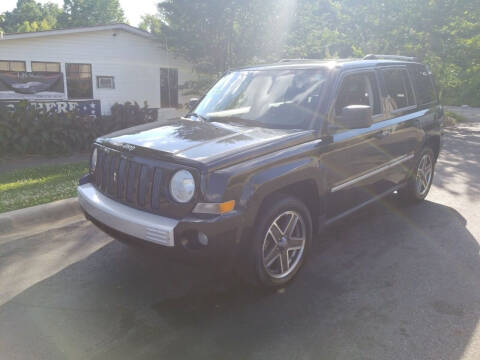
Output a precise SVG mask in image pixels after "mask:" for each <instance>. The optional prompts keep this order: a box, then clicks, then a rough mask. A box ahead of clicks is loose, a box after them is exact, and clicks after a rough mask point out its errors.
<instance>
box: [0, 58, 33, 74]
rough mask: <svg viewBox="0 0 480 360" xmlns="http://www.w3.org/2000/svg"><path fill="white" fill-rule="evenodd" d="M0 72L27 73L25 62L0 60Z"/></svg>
mask: <svg viewBox="0 0 480 360" xmlns="http://www.w3.org/2000/svg"><path fill="white" fill-rule="evenodd" d="M0 71H19V72H25V71H27V67H26V64H25V61H11V60H0Z"/></svg>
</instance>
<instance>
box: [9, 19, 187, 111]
mask: <svg viewBox="0 0 480 360" xmlns="http://www.w3.org/2000/svg"><path fill="white" fill-rule="evenodd" d="M195 79H196V76H195V73H194V70H193V67H192V65H190V64H188V63H187V62H186V61H184V60H182V59H180V58H177V57H175V56H174V55H173V54H171V53H169V52H168V51H167V50H166V47H165V46H164V45H163V44H161V43H160V42H159V41H158V40H157V39H156V38H155V37H154V36H153V35H151V34H150V33H148V32H145V31H143V30H140V29H137V28H135V27H132V26H129V25H126V24H113V25H105V26H93V27H83V28H75V29H65V30H50V31H41V32H32V33H19V34H6V35H3V36H0V101H3V102H5V101H6V102H12V101H17V100H21V99H27V100H29V101H31V102H33V103H35V104H36V105H37V106H46V107H48V108H54V109H55V110H58V111H66V110H69V109H73V108H75V107H79V108H82V106H83V108H84V109H90V108H91V109H92V114H93V113H94V112H95V111H97V112H98V110H99V109H98V104H100V105H101V112H102V113H103V114H108V113H109V112H110V108H111V106H112V105H113V104H115V103H124V102H126V101H131V102H133V101H136V102H138V103H139V104H140V105H143V103H144V102H145V101H146V102H147V103H148V106H149V107H150V108H158V109H160V110H159V112H160V115H161V116H162V115H163V116H169V115H170V114H172V115H173V113H175V108H178V107H179V106H181V105H182V104H185V103H187V101H188V98H189V96H184V95H183V92H184V90H181V89H183V88H185V86H184V85H186V86H187V87H188V83H189V82H190V81H192V80H195ZM179 88H180V90H179Z"/></svg>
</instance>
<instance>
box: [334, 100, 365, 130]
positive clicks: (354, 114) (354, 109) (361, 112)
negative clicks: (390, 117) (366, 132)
mask: <svg viewBox="0 0 480 360" xmlns="http://www.w3.org/2000/svg"><path fill="white" fill-rule="evenodd" d="M335 122H336V125H337V126H338V127H340V128H344V129H363V128H368V127H370V125H372V124H373V120H372V107H371V106H368V105H349V106H345V107H344V108H343V109H342V114H341V115H339V116H337V117H336V119H335Z"/></svg>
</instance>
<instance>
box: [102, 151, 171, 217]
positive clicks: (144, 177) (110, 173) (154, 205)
mask: <svg viewBox="0 0 480 360" xmlns="http://www.w3.org/2000/svg"><path fill="white" fill-rule="evenodd" d="M97 154H98V155H97V156H98V157H97V166H96V169H95V174H94V179H95V184H96V186H97V188H98V189H99V190H100V191H101V192H102V193H104V194H106V195H107V196H109V197H110V198H112V199H114V200H118V201H120V202H123V203H127V204H130V205H132V206H134V207H136V208H139V209H144V210H146V211H153V212H156V211H157V210H158V209H159V208H160V202H161V200H162V198H163V199H164V198H165V193H164V190H163V189H164V187H163V186H162V175H163V172H164V169H162V168H160V167H154V166H151V165H149V164H147V163H141V162H138V161H134V160H132V159H130V158H127V157H126V156H123V155H122V154H121V153H120V152H118V151H115V150H110V149H102V148H97Z"/></svg>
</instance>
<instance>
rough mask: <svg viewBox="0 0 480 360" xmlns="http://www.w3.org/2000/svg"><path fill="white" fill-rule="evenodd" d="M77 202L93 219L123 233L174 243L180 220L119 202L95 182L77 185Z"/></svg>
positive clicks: (167, 244) (152, 240)
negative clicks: (99, 189) (97, 186)
mask: <svg viewBox="0 0 480 360" xmlns="http://www.w3.org/2000/svg"><path fill="white" fill-rule="evenodd" d="M77 192H78V202H79V203H80V206H81V207H82V209H83V210H84V211H85V212H86V213H87V214H88V215H89V216H91V217H92V218H94V219H95V220H97V221H99V222H100V223H102V224H105V225H106V226H108V227H110V228H112V229H115V230H117V231H119V232H121V233H124V234H127V235H130V236H133V237H135V238H138V239H142V240H146V241H150V242H153V243H156V244H160V245H165V246H174V245H175V239H174V229H175V227H176V226H177V224H178V220H175V219H170V218H167V217H163V216H159V215H154V214H150V213H147V212H145V211H140V210H137V209H134V208H131V207H129V206H126V205H123V204H120V203H119V202H116V201H114V200H112V199H110V198H108V197H106V196H105V195H103V194H102V193H101V192H100V191H98V190H97V189H96V188H95V186H93V184H84V185H80V186H79V187H78V188H77Z"/></svg>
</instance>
